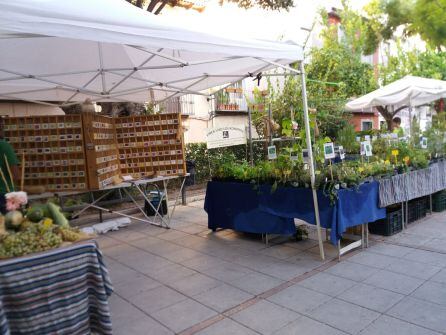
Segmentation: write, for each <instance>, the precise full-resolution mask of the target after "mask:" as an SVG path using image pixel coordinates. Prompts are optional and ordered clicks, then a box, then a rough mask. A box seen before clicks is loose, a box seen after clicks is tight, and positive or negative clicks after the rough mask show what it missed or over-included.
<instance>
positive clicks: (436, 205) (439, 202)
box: [432, 190, 446, 212]
mask: <svg viewBox="0 0 446 335" xmlns="http://www.w3.org/2000/svg"><path fill="white" fill-rule="evenodd" d="M432 210H433V211H434V212H443V211H444V210H446V190H443V191H440V192H437V193H435V194H433V195H432Z"/></svg>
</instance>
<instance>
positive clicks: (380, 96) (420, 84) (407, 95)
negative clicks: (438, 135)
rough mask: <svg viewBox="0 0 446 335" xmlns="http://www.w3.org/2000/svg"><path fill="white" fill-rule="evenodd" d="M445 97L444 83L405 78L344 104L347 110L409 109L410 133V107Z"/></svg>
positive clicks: (434, 80) (445, 85) (445, 83)
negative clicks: (391, 107)
mask: <svg viewBox="0 0 446 335" xmlns="http://www.w3.org/2000/svg"><path fill="white" fill-rule="evenodd" d="M444 97H446V81H443V80H437V79H428V78H421V77H415V76H406V77H404V78H402V79H399V80H396V81H394V82H393V83H391V84H389V85H386V86H383V87H381V88H379V89H377V90H375V91H373V92H370V93H368V94H366V95H364V96H362V97H360V98H358V99H355V100H352V101H350V102H348V103H347V104H346V108H347V109H348V110H361V109H366V108H371V107H376V106H393V108H395V109H397V108H401V107H404V106H407V108H408V109H409V128H410V132H411V124H412V120H411V118H412V117H411V112H412V107H416V106H420V105H424V104H427V103H430V102H432V101H435V100H438V99H441V98H444Z"/></svg>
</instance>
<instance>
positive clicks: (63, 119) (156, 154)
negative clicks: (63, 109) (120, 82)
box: [4, 113, 186, 192]
mask: <svg viewBox="0 0 446 335" xmlns="http://www.w3.org/2000/svg"><path fill="white" fill-rule="evenodd" d="M4 120H5V128H4V130H5V138H6V139H7V140H8V141H9V142H10V143H11V145H12V146H13V147H14V149H15V151H16V152H17V155H18V157H22V155H23V154H24V155H25V185H27V186H31V185H32V186H40V185H41V186H44V187H45V189H46V191H50V192H56V191H59V192H60V191H85V190H97V189H102V188H104V187H106V186H108V185H110V184H112V183H113V182H114V181H115V179H116V177H120V176H121V175H131V176H132V177H133V178H135V179H140V178H148V177H149V178H150V177H170V176H178V175H185V174H186V162H185V159H184V143H183V136H182V127H181V116H180V115H179V114H155V115H144V116H130V117H120V118H111V117H107V116H103V115H98V114H94V113H83V114H82V115H60V116H33V117H14V118H5V119H4Z"/></svg>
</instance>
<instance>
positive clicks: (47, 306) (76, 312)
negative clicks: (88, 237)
mask: <svg viewBox="0 0 446 335" xmlns="http://www.w3.org/2000/svg"><path fill="white" fill-rule="evenodd" d="M112 292H113V287H112V284H111V281H110V277H109V275H108V271H107V268H106V267H105V264H104V262H103V260H102V254H101V252H100V251H99V249H98V246H97V244H96V242H95V241H86V242H81V243H77V244H73V245H71V246H69V247H64V248H58V249H54V250H50V251H47V252H44V253H39V254H34V255H30V256H24V257H20V258H13V259H9V260H5V261H1V262H0V334H2V335H3V334H6V335H9V334H11V335H13V334H33V335H39V334H42V335H43V334H70V335H74V334H79V335H80V334H82V335H83V334H92V333H94V334H104V335H108V334H112V324H111V317H110V311H109V306H108V297H109V296H110V295H111V293H112Z"/></svg>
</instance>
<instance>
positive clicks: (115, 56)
mask: <svg viewBox="0 0 446 335" xmlns="http://www.w3.org/2000/svg"><path fill="white" fill-rule="evenodd" d="M0 8H1V11H0V50H1V52H0V99H19V100H28V101H37V100H40V101H58V102H62V103H66V104H69V103H71V102H75V101H83V100H85V99H86V98H87V97H89V98H91V99H92V100H93V101H135V102H145V101H149V100H152V101H162V100H165V99H167V98H170V97H173V96H176V95H181V94H185V93H197V92H199V91H202V90H204V89H207V88H210V87H214V86H217V85H222V84H226V83H231V82H235V81H237V80H240V79H243V78H246V77H249V76H255V75H257V74H258V73H260V72H262V71H265V70H268V69H271V68H274V67H276V66H277V65H278V64H279V65H280V64H282V65H284V64H289V63H291V62H294V61H300V60H302V59H303V54H302V47H300V46H298V45H296V44H289V43H279V42H271V41H262V40H252V39H237V38H225V37H221V36H216V35H211V34H207V33H203V32H197V31H193V30H188V29H185V28H183V27H179V26H176V25H175V23H174V22H169V21H168V20H166V18H162V17H157V16H155V15H153V14H151V13H148V12H146V11H143V10H141V9H139V8H137V7H135V6H133V5H131V4H129V3H127V2H126V1H124V0H76V1H60V0H15V1H9V0H0Z"/></svg>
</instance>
